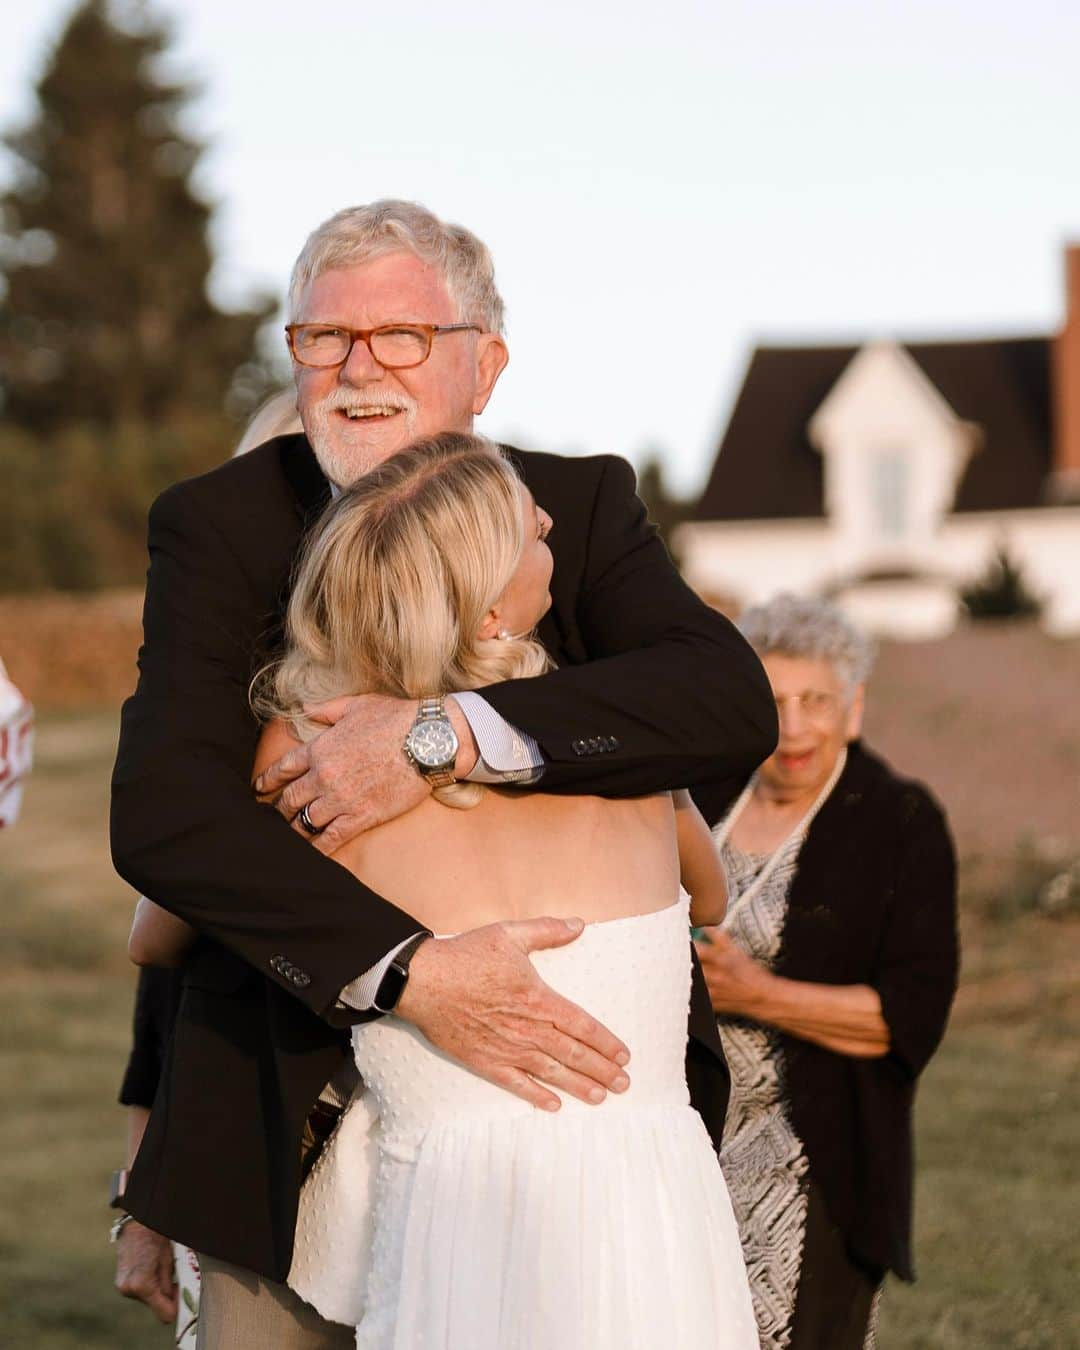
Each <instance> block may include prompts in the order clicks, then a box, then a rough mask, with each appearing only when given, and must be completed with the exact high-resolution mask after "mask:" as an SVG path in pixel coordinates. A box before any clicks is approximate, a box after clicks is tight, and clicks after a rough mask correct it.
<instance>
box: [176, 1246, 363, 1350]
mask: <svg viewBox="0 0 1080 1350" xmlns="http://www.w3.org/2000/svg"><path fill="white" fill-rule="evenodd" d="M199 1266H200V1268H201V1270H202V1296H201V1298H200V1300H199V1335H198V1339H197V1341H196V1350H355V1346H356V1331H355V1329H354V1328H353V1327H343V1326H341V1325H340V1324H339V1323H337V1322H328V1321H327V1320H326V1319H325V1318H323V1317H320V1316H319V1314H318V1313H317V1312H316V1311H315V1309H314V1308H312V1307H311V1305H310V1304H308V1303H305V1302H304V1301H303V1299H301V1298H299V1297H298V1296H297V1295H296V1294H294V1293H293V1291H292V1290H291V1289H290V1288H289V1287H288V1285H284V1284H275V1283H274V1282H273V1280H267V1279H264V1278H263V1277H262V1276H261V1275H256V1274H255V1273H254V1272H253V1271H250V1270H243V1269H241V1268H240V1267H239V1266H231V1265H229V1264H228V1262H226V1261H218V1260H216V1259H215V1258H214V1257H212V1256H200V1257H199Z"/></svg>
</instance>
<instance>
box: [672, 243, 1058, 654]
mask: <svg viewBox="0 0 1080 1350" xmlns="http://www.w3.org/2000/svg"><path fill="white" fill-rule="evenodd" d="M1066 276H1067V294H1068V304H1067V317H1066V322H1065V326H1064V328H1063V330H1062V332H1061V333H1060V334H1059V335H1057V336H1056V337H1053V338H1013V339H999V340H985V341H972V342H941V343H910V344H901V343H897V342H871V343H867V344H866V345H864V346H862V347H858V348H854V347H802V348H797V347H790V348H782V347H759V348H758V349H757V350H756V351H755V352H754V354H753V357H752V359H751V362H750V366H749V368H748V370H747V374H746V379H745V381H744V383H743V387H742V390H741V392H740V394H739V397H738V399H737V401H736V404H735V409H734V411H733V413H732V417H731V421H730V423H729V425H728V428H727V431H726V433H725V435H724V439H723V442H722V444H721V447H720V451H719V454H718V455H717V459H716V463H715V465H714V468H713V471H712V474H711V476H710V479H709V482H708V484H707V486H706V488H705V492H704V493H703V495H702V498H701V501H700V502H699V504H698V508H697V511H696V513H695V519H694V521H692V522H691V523H688V524H686V525H683V526H682V527H681V528H680V530H679V531H678V533H677V534H676V537H675V543H676V546H677V548H678V550H679V553H680V555H681V559H682V564H683V571H684V573H685V575H686V577H687V580H688V581H689V582H690V584H691V585H692V586H694V587H695V588H696V589H698V590H699V591H701V592H702V593H703V594H706V595H712V596H715V597H717V598H722V599H724V600H727V601H729V602H734V603H735V604H737V605H745V604H753V603H755V602H757V601H760V600H765V599H768V598H769V597H770V596H772V595H775V594H776V593H777V592H778V591H781V590H794V591H801V592H812V593H819V594H827V595H830V596H832V597H834V598H835V599H836V600H838V602H839V603H841V604H842V605H843V606H844V607H845V608H846V609H847V610H848V611H849V612H850V613H851V614H852V616H853V617H855V618H857V619H859V620H860V621H862V622H863V623H864V624H865V625H866V626H867V627H868V628H870V629H871V630H872V631H874V632H877V633H879V634H882V635H887V636H892V637H904V638H929V637H936V636H940V635H942V634H944V633H947V632H948V631H949V630H950V629H951V628H952V627H953V625H954V624H955V623H956V621H957V618H958V616H959V613H960V605H959V600H958V596H957V592H958V589H959V588H960V587H962V586H964V585H966V584H967V583H969V582H971V581H972V580H973V579H975V578H977V577H978V576H980V575H981V574H983V573H984V572H985V571H986V568H987V566H988V564H989V563H990V562H991V560H992V559H993V558H994V556H995V554H996V553H997V551H998V550H999V549H1000V548H1004V549H1005V550H1006V552H1007V553H1008V555H1009V557H1010V558H1011V559H1012V560H1013V561H1014V562H1016V563H1017V564H1018V565H1019V567H1020V569H1021V571H1022V573H1023V576H1024V578H1025V580H1026V582H1027V584H1028V586H1029V589H1031V590H1033V591H1034V592H1035V593H1036V594H1038V595H1039V596H1040V598H1041V599H1042V600H1043V603H1044V609H1043V623H1044V625H1045V627H1046V628H1047V629H1048V630H1049V631H1051V632H1053V633H1057V634H1062V635H1064V634H1070V633H1080V247H1073V248H1070V249H1069V250H1067V253H1066Z"/></svg>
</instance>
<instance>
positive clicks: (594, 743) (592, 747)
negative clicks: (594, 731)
mask: <svg viewBox="0 0 1080 1350" xmlns="http://www.w3.org/2000/svg"><path fill="white" fill-rule="evenodd" d="M599 751H600V742H599V741H598V740H597V739H596V737H595V736H590V737H589V754H590V755H595V754H598V753H599Z"/></svg>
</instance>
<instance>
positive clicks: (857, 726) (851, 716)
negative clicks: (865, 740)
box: [844, 684, 866, 741]
mask: <svg viewBox="0 0 1080 1350" xmlns="http://www.w3.org/2000/svg"><path fill="white" fill-rule="evenodd" d="M865 710H866V685H865V684H860V685H857V686H856V688H855V693H854V694H853V695H852V696H851V707H850V708H848V712H847V725H846V726H845V727H844V734H845V735H846V736H847V739H848V740H849V741H854V740H857V739H858V737H859V736H861V735H862V723H863V713H864V712H865Z"/></svg>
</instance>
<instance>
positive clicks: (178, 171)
mask: <svg viewBox="0 0 1080 1350" xmlns="http://www.w3.org/2000/svg"><path fill="white" fill-rule="evenodd" d="M168 40H169V34H168V30H167V28H166V27H165V26H164V25H162V24H160V23H155V22H151V21H144V23H143V24H142V26H141V27H140V28H139V29H137V30H127V29H122V28H120V27H118V26H117V25H116V24H115V23H114V22H113V21H112V19H111V17H110V15H109V13H108V10H107V6H106V3H105V0H85V2H84V3H82V4H80V5H79V7H78V8H77V9H76V10H75V11H74V13H73V14H72V16H71V18H70V20H69V21H68V24H67V27H66V28H65V30H64V32H63V33H62V35H61V36H60V38H59V40H58V42H57V44H56V46H55V49H54V51H53V53H52V56H51V59H50V61H49V62H48V66H47V69H46V70H45V72H44V74H43V75H42V77H41V79H40V81H39V83H38V86H37V97H38V103H39V112H38V115H37V117H36V119H35V120H34V121H33V122H32V123H31V124H30V125H29V126H27V127H25V128H24V129H23V130H21V131H19V132H17V133H15V134H13V135H11V136H9V137H8V138H7V143H8V145H9V147H10V148H11V149H12V150H13V151H14V152H15V154H16V156H17V158H18V165H19V167H18V170H17V176H16V180H15V182H14V184H13V185H12V186H11V187H10V188H9V190H8V191H7V193H6V194H5V195H4V196H3V197H2V198H0V211H2V216H0V220H2V230H3V254H2V255H0V257H2V267H3V271H4V273H5V274H6V285H7V293H6V296H5V297H4V299H3V302H2V307H0V383H2V385H3V392H4V405H5V406H4V411H5V414H6V416H7V417H9V418H10V419H11V420H12V421H14V422H15V423H16V424H17V425H18V426H20V427H23V428H25V429H29V430H31V431H35V432H42V431H51V430H53V429H55V428H56V427H57V426H58V425H63V424H65V423H71V422H86V423H91V424H95V425H98V426H112V427H116V426H125V427H127V428H131V427H139V426H142V427H149V426H151V425H154V424H160V423H161V422H162V421H163V420H165V419H168V418H170V417H173V416H180V417H181V418H184V419H187V418H190V417H191V416H192V415H198V414H201V413H210V414H220V411H221V409H222V407H223V405H224V402H225V398H226V394H227V392H228V391H229V388H230V385H231V384H232V381H233V379H234V376H235V374H236V372H237V369H238V367H240V366H242V365H243V364H244V363H245V362H248V361H250V360H251V353H252V344H253V339H254V336H255V333H256V330H257V328H258V327H259V325H260V324H261V323H262V322H263V321H264V320H265V319H266V318H267V317H268V314H269V312H270V311H271V310H272V308H273V306H272V304H267V303H263V304H261V305H260V307H259V308H258V309H255V310H252V311H248V312H244V313H239V314H225V313H222V312H221V311H220V310H218V309H216V308H215V306H214V305H213V304H212V303H211V301H210V299H209V297H208V294H207V288H206V284H207V277H208V274H209V271H210V267H211V261H212V259H211V253H210V246H209V242H208V238H207V227H208V224H209V219H210V208H209V207H208V206H207V204H206V203H205V202H203V201H202V200H200V198H199V197H198V196H197V195H196V194H195V192H194V191H193V190H192V186H191V181H190V179H191V173H192V170H193V169H194V167H195V165H196V163H197V161H198V159H199V156H200V154H201V153H202V147H201V146H200V145H198V144H196V143H195V142H193V141H192V140H191V139H189V138H188V137H187V136H186V135H185V134H184V132H183V130H182V128H181V125H180V114H181V112H182V110H183V108H184V106H185V104H186V103H187V101H188V100H189V99H190V97H191V96H192V93H193V91H192V89H191V88H190V87H187V86H184V85H182V84H178V83H170V82H167V81H165V80H164V79H162V78H161V76H160V74H159V73H158V71H157V69H156V66H157V64H158V58H159V57H160V56H161V55H162V53H163V52H164V51H165V49H166V47H167V45H168Z"/></svg>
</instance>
